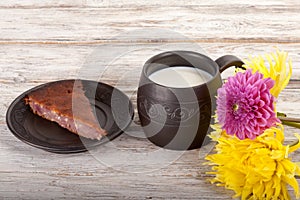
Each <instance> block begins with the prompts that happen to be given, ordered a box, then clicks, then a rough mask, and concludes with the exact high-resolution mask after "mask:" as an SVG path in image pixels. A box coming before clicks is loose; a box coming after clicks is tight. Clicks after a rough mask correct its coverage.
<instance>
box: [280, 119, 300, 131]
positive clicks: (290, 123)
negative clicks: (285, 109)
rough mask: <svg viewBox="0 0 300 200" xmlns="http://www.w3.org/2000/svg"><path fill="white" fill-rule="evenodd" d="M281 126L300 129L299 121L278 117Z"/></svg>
mask: <svg viewBox="0 0 300 200" xmlns="http://www.w3.org/2000/svg"><path fill="white" fill-rule="evenodd" d="M278 118H279V119H280V121H281V122H282V124H284V125H287V126H292V127H295V128H299V129H300V119H297V118H291V117H278Z"/></svg>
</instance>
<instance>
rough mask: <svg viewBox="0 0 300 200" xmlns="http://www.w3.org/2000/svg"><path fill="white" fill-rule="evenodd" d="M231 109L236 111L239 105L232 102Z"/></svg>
mask: <svg viewBox="0 0 300 200" xmlns="http://www.w3.org/2000/svg"><path fill="white" fill-rule="evenodd" d="M232 109H233V111H234V112H236V111H237V110H238V109H239V105H238V104H237V103H235V104H233V106H232Z"/></svg>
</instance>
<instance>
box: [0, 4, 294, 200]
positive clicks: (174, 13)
mask: <svg viewBox="0 0 300 200" xmlns="http://www.w3.org/2000/svg"><path fill="white" fill-rule="evenodd" d="M299 10H300V2H299V1H294V0H268V1H267V0H265V1H263V0H251V1H247V2H246V1H240V0H227V1H226V0H214V1H207V0H206V1H202V0H201V1H200V0H199V1H192V0H184V1H183V0H180V1H174V0H165V1H159V0H152V1H137V0H121V1H117V0H112V1H110V0H65V1H63V0H52V1H49V0H45V1H39V0H28V1H22V0H8V1H1V2H0V88H1V96H0V110H1V112H0V133H1V139H0V199H20V198H21V199H230V197H231V196H232V195H233V193H232V192H231V191H228V190H225V189H224V188H218V187H216V186H213V185H210V184H209V183H208V182H207V181H206V179H207V178H208V176H207V175H205V171H206V170H207V169H208V168H207V167H206V166H203V165H202V163H203V159H201V158H200V159H199V150H193V151H188V152H185V153H183V155H181V156H180V157H179V158H178V159H176V160H175V161H174V162H171V163H170V164H169V165H165V166H163V167H162V168H158V167H157V166H160V165H159V163H156V162H157V161H156V160H155V158H153V159H152V160H151V159H150V160H147V162H146V161H145V162H144V160H140V162H138V161H137V160H134V159H133V161H132V163H131V161H130V158H129V160H128V163H126V162H124V161H123V160H120V161H119V162H115V163H114V165H113V166H108V165H107V164H103V163H101V162H99V161H98V160H97V159H95V157H94V156H93V153H89V152H87V153H80V154H69V155H60V154H52V153H48V152H45V151H42V150H39V149H35V148H33V147H30V146H28V145H26V144H24V143H22V142H21V141H19V140H18V139H16V138H15V137H14V136H13V135H12V134H11V132H10V131H9V130H8V128H7V126H6V122H5V114H6V110H7V108H8V106H9V104H10V103H11V101H12V100H14V98H16V97H17V96H18V95H19V94H20V93H22V92H24V91H26V90H27V89H29V88H31V87H33V86H36V85H39V84H41V83H46V82H49V81H54V80H58V79H66V78H78V77H81V76H82V74H81V72H82V69H83V67H84V66H85V64H86V62H87V60H89V58H90V56H91V55H92V54H93V53H94V52H95V49H97V48H99V46H100V47H103V45H104V46H105V45H107V46H114V47H124V46H125V47H126V46H128V45H131V46H137V47H139V45H140V46H142V47H141V48H140V49H138V50H137V51H135V52H131V53H128V54H126V55H124V56H123V57H121V58H120V59H116V60H114V61H113V62H111V63H110V68H108V69H107V70H106V71H105V72H104V73H103V74H102V78H101V81H103V82H106V83H109V84H112V85H116V86H118V87H119V88H121V89H122V90H123V91H124V92H125V93H126V94H128V95H130V96H131V99H132V100H133V101H134V102H135V91H136V86H137V82H138V77H139V72H140V70H141V67H142V65H143V63H144V62H145V61H146V60H147V59H148V58H149V57H151V56H152V55H154V54H156V53H157V52H158V51H159V50H158V51H156V50H155V49H151V48H153V46H154V47H156V46H159V45H162V44H171V43H172V44H174V43H175V44H178V45H181V44H182V43H185V42H188V43H191V41H193V42H195V43H197V44H198V45H199V46H201V47H202V48H203V49H204V51H205V52H206V53H207V54H208V55H209V56H210V57H211V58H213V59H216V58H218V57H219V56H221V55H224V54H234V55H236V56H238V57H240V58H247V57H248V55H249V54H262V53H265V52H270V51H274V47H279V48H280V49H282V50H285V51H288V52H289V55H290V57H291V58H292V60H293V67H294V70H293V76H292V80H291V82H290V84H289V85H288V87H287V88H286V89H285V90H284V91H283V92H282V95H281V96H280V99H279V100H278V110H280V111H282V112H286V113H287V114H288V115H289V116H291V117H299V115H298V114H299V112H300V101H299V100H300V86H299V83H300V13H299ZM147 28H160V29H166V30H171V31H174V32H176V33H180V34H181V35H184V36H185V37H186V38H188V40H182V38H180V37H179V38H172V40H170V38H169V37H168V35H163V34H162V35H160V36H158V37H156V36H155V37H154V38H153V37H152V36H150V35H147V34H146V35H137V36H136V37H135V38H132V37H126V34H125V36H124V32H126V31H131V32H134V31H135V30H137V29H144V30H145V29H147ZM120 34H121V35H122V34H123V35H122V37H121V36H120ZM118 35H119V37H118ZM143 49H146V50H143ZM186 50H189V49H186ZM103 59H104V60H105V58H103ZM99 62H100V63H99V66H101V60H100V61H99ZM100 68H101V67H100ZM128 71H130V73H126V72H128ZM123 73H126V79H124V78H123V79H122V78H121V77H122V74H123ZM227 75H228V72H227ZM85 76H87V77H84V78H89V79H93V80H96V79H97V78H99V75H98V74H95V73H90V74H87V75H85ZM225 76H226V74H225ZM120 79H121V80H122V81H120ZM129 130H131V131H133V132H135V133H136V134H138V133H141V129H140V127H138V126H136V125H134V124H133V125H132V126H131V127H130V128H129ZM295 131H297V130H295V129H292V128H287V130H286V135H287V141H291V140H293V138H292V133H294V132H295ZM298 132H299V131H298ZM114 144H115V145H117V146H118V147H119V148H120V149H121V150H122V151H126V152H127V153H132V157H133V158H134V157H135V155H137V153H139V152H144V153H146V154H145V155H147V153H149V152H152V151H155V150H157V149H158V148H157V147H155V146H154V145H152V144H151V143H150V142H148V141H147V140H146V139H138V138H135V137H131V136H129V135H126V134H124V135H122V136H121V137H119V138H117V139H116V140H115V141H114ZM97 151H99V152H100V155H101V154H102V155H104V154H105V155H106V157H105V158H109V157H110V156H111V157H112V158H114V156H115V155H114V154H113V153H112V152H111V151H110V150H109V148H105V146H103V147H100V148H99V149H98V150H97ZM203 151H204V150H203ZM204 153H205V151H204ZM200 155H202V154H201V152H200ZM293 156H294V160H295V161H299V160H300V152H297V153H295V154H294V155H293ZM200 157H203V156H200ZM135 165H138V166H137V169H135V168H134V167H135ZM135 170H136V172H143V173H134V172H135Z"/></svg>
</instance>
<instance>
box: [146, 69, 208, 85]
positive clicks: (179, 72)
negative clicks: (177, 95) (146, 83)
mask: <svg viewBox="0 0 300 200" xmlns="http://www.w3.org/2000/svg"><path fill="white" fill-rule="evenodd" d="M149 78H150V79H151V80H152V81H154V82H156V83H158V84H160V85H164V86H167V87H173V88H185V87H193V86H196V85H200V84H203V83H206V82H207V81H209V80H210V79H211V78H212V75H210V74H209V73H208V72H206V71H204V70H201V69H198V68H194V67H185V66H175V67H168V68H164V69H161V70H158V71H156V72H154V73H152V74H150V76H149Z"/></svg>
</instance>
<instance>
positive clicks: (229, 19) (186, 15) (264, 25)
mask: <svg viewBox="0 0 300 200" xmlns="http://www.w3.org/2000/svg"><path fill="white" fill-rule="evenodd" d="M299 8H300V7H299V6H297V5H290V6H286V7H284V6H283V7H282V6H277V7H270V6H258V7H256V6H236V5H231V4H230V5H229V4H228V5H220V6H210V5H209V6H178V7H176V6H174V7H165V6H154V7H151V6H150V7H125V8H123V7H120V8H113V7H112V8H111V7H108V8H50V9H49V8H40V9H35V8H32V9H22V8H15V9H13V8H12V9H6V8H2V9H0V18H1V19H2V20H1V21H0V27H1V32H0V41H1V42H2V43H3V42H12V43H14V42H65V43H66V42H89V43H90V42H107V40H114V41H115V40H129V41H132V40H142V41H145V40H146V41H147V40H155V41H160V40H172V39H175V40H196V41H199V42H205V41H207V42H222V41H230V42H245V43H247V42H269V43H270V42H300V39H299V35H300V13H299V12H298V10H299ZM147 28H148V29H149V28H159V29H165V30H169V31H171V33H174V34H178V35H176V36H174V37H172V36H171V35H172V34H170V33H161V32H159V33H153V32H150V33H149V31H147ZM137 29H142V30H145V29H146V32H145V33H140V32H137V31H136V30H137ZM128 31H131V33H129V34H128V33H127V34H125V33H124V32H128ZM122 34H123V35H122ZM132 35H134V36H132ZM112 37H114V38H112Z"/></svg>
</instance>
